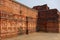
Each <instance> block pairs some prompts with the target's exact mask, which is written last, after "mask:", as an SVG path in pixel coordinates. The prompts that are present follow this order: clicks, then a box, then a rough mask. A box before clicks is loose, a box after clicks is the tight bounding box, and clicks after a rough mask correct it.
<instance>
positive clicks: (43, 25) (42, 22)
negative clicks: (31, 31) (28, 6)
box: [33, 5, 60, 32]
mask: <svg viewBox="0 0 60 40" xmlns="http://www.w3.org/2000/svg"><path fill="white" fill-rule="evenodd" d="M33 9H36V10H38V19H37V20H38V21H37V31H43V32H59V30H60V29H59V21H58V18H59V15H58V10H57V9H49V8H48V6H47V5H45V6H34V7H33Z"/></svg>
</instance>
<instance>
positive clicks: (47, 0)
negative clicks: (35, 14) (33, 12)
mask: <svg viewBox="0 0 60 40" xmlns="http://www.w3.org/2000/svg"><path fill="white" fill-rule="evenodd" d="M16 1H18V2H20V3H22V4H24V5H26V6H28V7H30V8H32V7H33V6H37V5H44V4H47V5H48V6H49V7H50V9H54V8H56V9H58V10H59V11H60V0H16Z"/></svg>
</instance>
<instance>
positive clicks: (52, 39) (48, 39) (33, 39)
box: [5, 32, 60, 40]
mask: <svg viewBox="0 0 60 40" xmlns="http://www.w3.org/2000/svg"><path fill="white" fill-rule="evenodd" d="M5 40H60V33H44V32H39V33H31V34H29V35H21V36H18V37H14V38H8V39H5Z"/></svg>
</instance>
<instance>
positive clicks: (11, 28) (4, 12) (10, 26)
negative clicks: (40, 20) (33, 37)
mask: <svg viewBox="0 0 60 40" xmlns="http://www.w3.org/2000/svg"><path fill="white" fill-rule="evenodd" d="M0 3H1V5H0V17H1V21H0V23H1V25H0V26H1V37H2V38H5V37H13V36H17V35H18V34H19V35H20V34H26V27H27V25H28V32H29V33H31V32H35V31H36V20H37V11H36V10H33V9H31V8H29V7H27V6H25V5H23V4H21V3H18V2H15V1H13V0H1V1H0ZM26 17H28V23H27V24H26V21H27V20H26ZM31 18H32V19H31ZM29 20H33V21H34V22H32V21H29Z"/></svg>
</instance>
